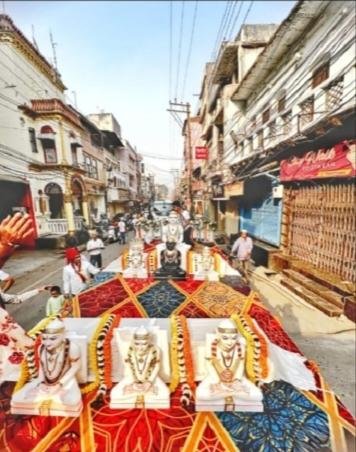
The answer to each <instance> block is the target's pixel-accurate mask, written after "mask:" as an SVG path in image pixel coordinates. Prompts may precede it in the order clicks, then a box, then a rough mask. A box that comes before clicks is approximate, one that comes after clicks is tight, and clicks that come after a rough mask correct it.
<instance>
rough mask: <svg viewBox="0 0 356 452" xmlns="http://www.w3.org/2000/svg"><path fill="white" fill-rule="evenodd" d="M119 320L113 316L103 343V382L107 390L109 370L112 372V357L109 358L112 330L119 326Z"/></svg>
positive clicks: (109, 384) (110, 382)
mask: <svg viewBox="0 0 356 452" xmlns="http://www.w3.org/2000/svg"><path fill="white" fill-rule="evenodd" d="M120 320H121V318H120V317H119V316H115V319H114V321H113V322H112V324H111V327H110V330H109V331H108V333H107V335H106V338H105V342H104V358H105V368H104V380H105V384H106V386H107V388H108V389H110V388H111V387H112V380H111V370H112V357H111V341H112V337H113V334H114V329H115V328H117V327H118V326H119V323H120Z"/></svg>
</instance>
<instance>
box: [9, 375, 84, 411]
mask: <svg viewBox="0 0 356 452" xmlns="http://www.w3.org/2000/svg"><path fill="white" fill-rule="evenodd" d="M48 388H49V389H48V391H45V390H42V389H41V388H40V387H39V381H38V380H37V379H36V380H33V381H31V382H29V383H27V384H25V386H24V387H23V388H21V389H20V390H19V391H17V392H15V393H14V394H13V396H12V399H11V412H12V413H13V414H39V415H42V416H68V417H77V416H79V414H80V412H81V410H82V395H81V392H80V389H79V386H78V383H77V381H76V380H75V379H72V380H70V381H69V382H68V383H66V384H65V385H64V386H63V387H62V388H60V389H58V390H57V391H56V392H54V393H51V392H50V388H51V387H50V386H48Z"/></svg>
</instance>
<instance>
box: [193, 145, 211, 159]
mask: <svg viewBox="0 0 356 452" xmlns="http://www.w3.org/2000/svg"><path fill="white" fill-rule="evenodd" d="M208 154H209V153H208V148H207V147H206V146H195V158H196V159H197V160H208Z"/></svg>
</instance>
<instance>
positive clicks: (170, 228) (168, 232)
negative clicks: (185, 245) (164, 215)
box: [162, 210, 184, 244]
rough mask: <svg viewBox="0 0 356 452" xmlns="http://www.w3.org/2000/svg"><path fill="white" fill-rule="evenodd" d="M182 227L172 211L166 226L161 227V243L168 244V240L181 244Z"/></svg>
mask: <svg viewBox="0 0 356 452" xmlns="http://www.w3.org/2000/svg"><path fill="white" fill-rule="evenodd" d="M183 232H184V230H183V226H182V224H181V222H180V220H179V216H178V215H177V213H176V212H175V211H174V210H172V211H171V212H170V213H169V216H168V224H166V225H164V226H163V227H162V242H164V243H166V242H168V239H170V240H171V241H174V242H175V243H177V244H180V243H182V242H183Z"/></svg>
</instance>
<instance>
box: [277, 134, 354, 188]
mask: <svg viewBox="0 0 356 452" xmlns="http://www.w3.org/2000/svg"><path fill="white" fill-rule="evenodd" d="M355 154H356V144H355V143H353V144H349V143H348V142H347V141H343V142H342V143H339V144H337V145H336V146H334V147H332V148H329V149H320V150H319V151H310V152H307V153H306V154H304V155H303V156H301V157H292V158H291V159H289V160H282V161H281V171H280V180H281V181H282V182H289V181H296V180H299V181H301V180H310V179H322V178H326V177H354V176H355V175H356V168H355V157H356V156H355Z"/></svg>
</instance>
